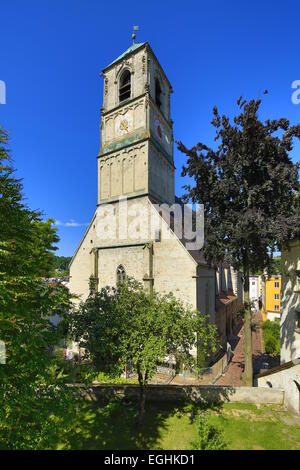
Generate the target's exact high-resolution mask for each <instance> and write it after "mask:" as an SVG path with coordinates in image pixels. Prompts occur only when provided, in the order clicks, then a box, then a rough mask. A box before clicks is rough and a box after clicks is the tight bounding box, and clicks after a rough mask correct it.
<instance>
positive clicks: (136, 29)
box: [131, 26, 139, 44]
mask: <svg viewBox="0 0 300 470" xmlns="http://www.w3.org/2000/svg"><path fill="white" fill-rule="evenodd" d="M138 30H139V27H138V26H133V33H132V35H131V37H132V44H134V40H135V31H138Z"/></svg>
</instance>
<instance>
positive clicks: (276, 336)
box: [262, 320, 280, 356]
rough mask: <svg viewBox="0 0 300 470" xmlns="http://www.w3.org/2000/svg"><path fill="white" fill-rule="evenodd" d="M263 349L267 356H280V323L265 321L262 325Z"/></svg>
mask: <svg viewBox="0 0 300 470" xmlns="http://www.w3.org/2000/svg"><path fill="white" fill-rule="evenodd" d="M262 330H263V338H264V347H265V351H266V353H267V354H274V355H276V356H280V322H279V320H278V321H277V320H275V321H270V320H267V321H265V322H264V323H263V325H262Z"/></svg>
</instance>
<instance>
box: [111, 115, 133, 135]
mask: <svg viewBox="0 0 300 470" xmlns="http://www.w3.org/2000/svg"><path fill="white" fill-rule="evenodd" d="M132 124H133V119H132V113H131V112H129V111H127V112H126V113H125V114H123V115H119V116H117V117H116V121H115V132H116V134H117V135H120V136H121V135H125V134H127V132H130V131H131V130H132Z"/></svg>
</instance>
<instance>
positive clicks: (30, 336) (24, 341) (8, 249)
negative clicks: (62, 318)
mask: <svg viewBox="0 0 300 470" xmlns="http://www.w3.org/2000/svg"><path fill="white" fill-rule="evenodd" d="M52 222H53V221H52V220H47V221H45V222H44V221H42V219H41V213H40V212H38V211H33V210H31V209H29V208H28V207H27V206H26V205H25V203H24V199H23V195H22V184H21V181H20V180H19V179H17V178H16V177H15V174H14V169H13V166H12V161H11V157H10V155H9V151H8V136H7V133H6V132H5V131H4V129H2V128H1V127H0V225H1V231H0V340H1V341H2V342H4V344H5V351H6V363H5V364H0V383H1V387H0V402H1V407H0V447H1V446H4V447H7V448H11V449H21V448H26V449H28V448H33V449H36V448H47V447H51V442H52V439H53V435H54V434H55V433H56V432H57V429H58V423H59V422H60V421H64V420H65V418H66V416H67V415H68V411H70V407H69V402H70V401H72V400H71V399H70V392H69V391H68V390H67V389H66V388H64V386H63V381H62V377H60V376H59V375H58V374H57V370H56V364H55V360H54V358H53V356H51V355H50V354H49V351H51V349H52V348H53V347H54V346H55V345H56V344H58V342H59V339H60V337H59V334H58V330H57V329H56V328H55V326H54V325H53V324H52V323H51V322H50V321H49V317H51V315H53V314H55V313H58V314H61V315H65V314H66V312H67V311H68V308H69V306H70V299H69V294H68V292H67V291H66V289H65V288H64V287H63V286H56V287H51V286H48V285H47V284H46V283H45V282H44V280H43V278H44V277H48V276H49V275H50V273H51V270H52V266H53V257H54V255H53V252H54V250H55V247H54V244H55V243H57V241H58V237H57V235H56V231H55V228H53V227H52ZM68 397H69V398H68ZM54 404H55V407H56V411H57V414H55V413H54V411H53V405H54ZM65 427H66V429H67V424H66V423H65Z"/></svg>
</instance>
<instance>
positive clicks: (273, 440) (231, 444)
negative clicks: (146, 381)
mask: <svg viewBox="0 0 300 470" xmlns="http://www.w3.org/2000/svg"><path fill="white" fill-rule="evenodd" d="M196 411H197V407H196V406H195V405H176V404H154V403H147V410H146V415H145V418H144V423H143V426H142V427H141V429H140V430H138V429H137V428H136V426H135V419H134V418H135V413H136V408H135V406H133V405H124V404H123V403H122V402H118V401H115V402H111V403H109V404H104V403H101V402H97V403H94V402H84V403H82V404H81V409H80V410H78V412H77V418H76V420H75V422H74V423H73V426H72V430H71V431H69V432H68V434H65V435H62V436H61V439H60V443H59V444H58V445H57V448H58V449H109V450H112V449H114V450H122V449H126V450H132V449H151V450H155V449H165V450H177V449H181V450H185V449H191V448H192V447H191V442H192V441H193V440H195V438H196V424H195V422H194V416H195V412H196ZM207 413H208V415H209V419H210V420H211V422H212V423H213V424H214V425H216V426H217V427H219V428H222V429H223V430H224V433H225V439H226V443H227V447H228V449H253V450H256V449H257V450H258V449H300V418H296V417H293V416H292V415H291V414H290V413H288V412H287V411H285V410H283V408H281V407H279V406H274V405H273V406H259V407H257V406H256V405H250V404H249V405H247V404H239V403H229V404H224V405H223V406H222V407H220V408H219V407H217V408H214V409H209V410H208V411H207Z"/></svg>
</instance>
